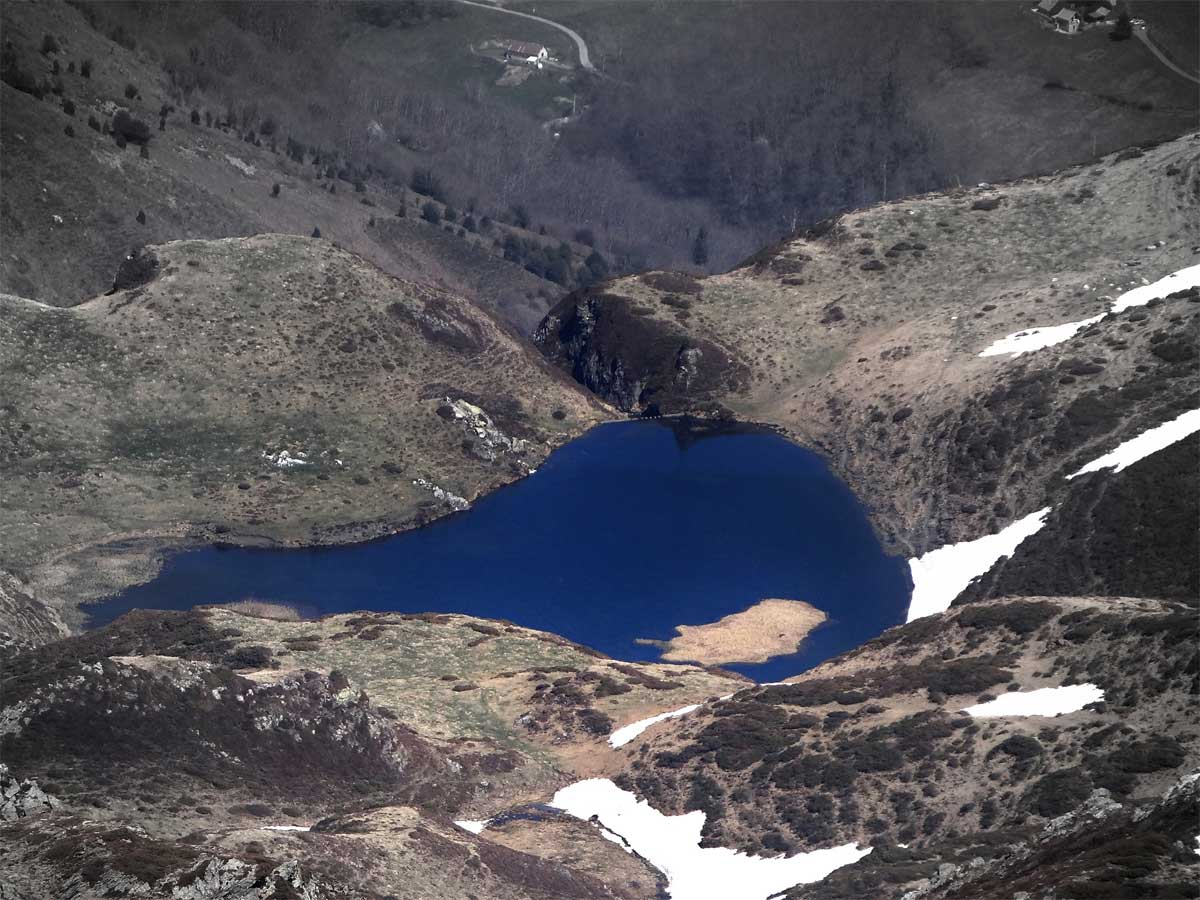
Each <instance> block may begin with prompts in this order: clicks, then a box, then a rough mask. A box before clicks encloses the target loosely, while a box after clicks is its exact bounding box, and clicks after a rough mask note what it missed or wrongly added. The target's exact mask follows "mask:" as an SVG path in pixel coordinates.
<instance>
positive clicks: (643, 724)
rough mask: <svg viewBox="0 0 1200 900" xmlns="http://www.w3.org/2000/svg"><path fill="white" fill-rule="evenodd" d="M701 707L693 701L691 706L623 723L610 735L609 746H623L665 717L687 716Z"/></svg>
mask: <svg viewBox="0 0 1200 900" xmlns="http://www.w3.org/2000/svg"><path fill="white" fill-rule="evenodd" d="M699 708H700V704H699V703H693V704H692V705H691V706H685V707H683V708H681V709H673V710H671V711H670V712H665V713H659V714H658V715H657V716H651V717H650V718H648V719H639V720H638V721H637V722H631V723H630V724H628V725H623V726H622V727H620V728H618V729H617V730H616V731H614V732H613V733H612V734H610V735H609V736H608V746H610V747H623V746H625V745H626V744H628V743H629V742H630V741H632V740H633V739H634V738H635V737H637V736H638V735H639V734H641V733H642V732H643V731H645V730H646V729H647V728H649V727H650V726H651V725H653V724H655V723H656V722H662V721H664V720H665V719H677V718H679V717H680V716H686V715H687V714H688V713H690V712H695V711H696V710H698V709H699Z"/></svg>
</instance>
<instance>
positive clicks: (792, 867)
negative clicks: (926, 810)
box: [550, 778, 871, 900]
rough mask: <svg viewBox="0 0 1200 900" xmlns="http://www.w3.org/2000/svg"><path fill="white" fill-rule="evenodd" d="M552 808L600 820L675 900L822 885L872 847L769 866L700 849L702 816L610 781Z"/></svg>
mask: <svg viewBox="0 0 1200 900" xmlns="http://www.w3.org/2000/svg"><path fill="white" fill-rule="evenodd" d="M550 802H551V805H553V806H556V807H558V808H559V809H561V810H563V811H564V812H566V813H567V814H569V815H572V816H575V817H576V818H578V819H584V820H589V819H591V818H592V817H593V816H594V817H595V818H596V819H598V820H599V822H600V824H601V826H602V832H601V833H604V831H609V832H612V834H613V835H614V836H617V837H619V838H620V839H621V840H622V843H627V844H628V845H629V846H630V847H631V848H632V849H633V851H634V852H636V853H637V854H639V855H640V856H642V857H644V858H645V859H646V860H647V861H648V862H649V863H650V864H651V865H652V866H654V867H655V868H656V869H658V870H659V871H660V872H662V873H663V874H664V875H666V876H667V892H668V894H669V895H670V897H671V898H672V900H727V898H729V897H737V898H739V900H767V898H768V897H771V896H773V895H775V894H778V893H780V892H781V891H784V890H786V889H787V888H789V887H791V886H792V885H795V884H810V883H812V882H814V881H820V880H821V879H822V878H825V877H826V876H827V875H829V873H830V872H832V871H834V870H835V869H840V868H841V867H842V866H846V865H850V864H851V863H853V862H857V861H858V860H860V859H862V858H863V857H864V856H866V855H867V854H868V853H870V852H871V848H870V847H867V848H865V849H862V850H860V849H859V848H858V846H857V845H855V844H843V845H842V846H840V847H830V848H828V849H825V850H813V851H812V852H811V853H799V854H797V855H796V856H793V857H790V858H787V859H784V858H778V859H764V858H762V857H757V856H747V855H745V854H744V853H738V852H737V851H735V850H729V849H727V848H724V847H706V848H701V847H700V830H701V829H702V828H703V827H704V813H703V812H701V811H700V810H696V811H694V812H690V813H687V814H686V815H682V816H665V815H663V814H662V813H660V812H659V811H658V810H656V809H654V808H653V807H651V806H650V805H649V804H648V803H646V802H645V801H641V800H638V799H637V797H635V796H634V795H633V794H631V793H629V792H628V791H623V790H621V789H620V788H619V787H617V786H616V785H615V784H613V783H612V782H611V781H609V780H608V779H607V778H592V779H588V780H586V781H578V782H576V783H575V784H572V785H570V786H568V787H565V788H563V789H562V790H560V791H559V792H558V793H557V794H555V795H554V799H553V800H551V801H550ZM605 836H606V837H608V835H607V834H606V835H605ZM609 839H610V840H612V838H609Z"/></svg>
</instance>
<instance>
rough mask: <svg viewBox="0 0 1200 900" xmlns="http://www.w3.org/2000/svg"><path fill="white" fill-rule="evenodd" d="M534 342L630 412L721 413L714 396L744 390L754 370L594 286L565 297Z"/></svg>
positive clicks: (633, 303) (713, 344)
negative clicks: (718, 410) (691, 411)
mask: <svg viewBox="0 0 1200 900" xmlns="http://www.w3.org/2000/svg"><path fill="white" fill-rule="evenodd" d="M675 297H676V295H675V294H669V295H668V299H672V298H675ZM654 302H657V301H654ZM663 302H664V303H666V302H667V300H664V301H663ZM675 302H679V301H678V300H677V299H676V301H675ZM533 341H534V343H535V344H537V345H538V346H539V347H540V348H541V349H542V352H543V353H545V354H546V355H547V357H548V358H549V359H550V360H551V361H553V362H555V363H556V364H558V365H560V366H562V367H563V368H565V369H567V370H568V371H570V372H571V374H572V375H573V376H574V377H575V379H576V380H577V381H579V382H580V383H581V384H583V385H585V386H586V387H587V388H588V389H589V390H591V391H593V392H594V393H596V394H598V395H599V396H601V397H603V398H604V399H605V400H607V401H609V402H610V403H612V404H613V405H614V406H617V407H618V408H619V409H622V410H624V411H626V412H636V413H644V414H648V415H658V414H668V413H676V412H683V411H688V410H702V409H708V410H710V411H711V410H717V409H719V408H720V407H719V405H718V404H717V403H716V399H717V398H718V397H720V396H722V395H724V394H728V393H736V392H739V391H741V390H743V389H744V388H745V386H746V382H747V376H748V372H749V370H748V367H747V366H746V364H745V363H744V362H743V361H742V360H741V359H739V358H738V357H737V356H736V355H735V354H734V353H733V352H732V351H730V350H729V349H727V348H725V347H723V346H720V345H719V344H717V343H716V342H715V341H712V340H710V339H707V338H702V337H698V336H697V335H695V334H691V333H689V332H688V330H687V329H685V328H683V327H681V326H680V325H678V324H675V323H673V322H667V321H664V320H662V319H658V318H655V317H654V316H653V315H652V314H651V313H650V311H649V310H648V309H646V308H645V307H644V306H643V305H642V304H641V303H640V302H639V301H638V300H636V299H634V298H630V297H624V296H620V295H618V294H613V293H607V292H604V291H599V290H593V289H588V290H584V291H580V292H577V293H575V294H571V295H569V296H568V297H566V298H564V299H563V300H562V301H560V302H559V304H558V305H557V306H555V307H554V308H553V309H552V310H551V311H550V312H549V313H548V314H547V316H546V318H545V319H544V320H543V321H542V323H541V324H540V325H539V326H538V328H537V329H536V330H535V331H534V333H533Z"/></svg>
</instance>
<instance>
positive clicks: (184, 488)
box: [0, 235, 605, 601]
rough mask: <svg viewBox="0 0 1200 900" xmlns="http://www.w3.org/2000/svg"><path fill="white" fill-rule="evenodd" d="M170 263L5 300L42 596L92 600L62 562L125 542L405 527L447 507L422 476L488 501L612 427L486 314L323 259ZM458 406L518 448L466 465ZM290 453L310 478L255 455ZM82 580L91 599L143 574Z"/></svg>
mask: <svg viewBox="0 0 1200 900" xmlns="http://www.w3.org/2000/svg"><path fill="white" fill-rule="evenodd" d="M157 254H158V259H159V267H158V270H157V277H156V278H155V279H154V280H152V281H150V282H149V283H148V284H146V285H143V286H141V287H136V288H133V289H131V290H129V291H121V292H118V293H115V294H113V295H111V296H103V297H99V298H96V299H94V300H92V301H89V302H88V303H85V304H82V305H80V306H78V307H74V308H72V309H65V310H59V309H53V308H48V307H41V306H38V305H36V304H32V303H30V302H28V301H24V300H18V299H14V298H3V299H2V300H0V302H2V303H3V306H4V315H3V317H0V345H2V346H3V348H4V350H3V353H2V354H0V357H2V358H3V359H4V360H5V365H4V368H3V369H2V370H0V379H2V380H3V383H4V387H3V390H2V391H0V393H3V395H4V397H5V402H6V405H5V412H6V415H5V416H4V418H3V420H2V421H3V432H4V435H5V438H6V451H5V454H4V457H3V467H4V472H5V477H4V495H5V502H4V503H3V504H2V505H3V508H4V513H3V522H2V524H0V532H2V533H3V534H4V539H3V541H2V542H0V543H2V545H3V547H4V553H3V562H2V563H0V565H2V566H3V567H7V568H13V569H16V570H19V572H20V574H22V575H23V576H24V577H26V578H28V577H30V576H31V575H32V573H34V572H35V571H37V572H39V573H40V580H39V582H38V586H37V587H36V588H35V590H34V593H35V595H39V596H40V594H39V591H42V590H45V591H47V592H48V593H49V594H51V595H53V596H55V597H58V598H60V599H64V600H66V599H68V598H70V599H71V600H72V601H77V600H79V599H83V598H85V597H86V596H89V595H93V591H89V589H88V586H87V584H86V583H85V582H80V581H78V580H76V579H75V578H73V577H69V576H68V575H66V574H65V572H73V571H74V569H73V567H71V566H69V565H68V567H67V569H66V570H64V569H62V568H61V567H55V565H54V560H55V559H56V558H57V556H58V555H60V554H61V553H63V552H65V551H67V550H69V549H71V548H78V547H79V546H80V545H86V546H88V547H95V545H97V544H102V543H104V542H106V541H109V540H111V539H113V538H114V537H116V536H118V535H120V536H123V537H125V538H129V537H135V536H137V535H147V534H170V535H172V536H174V537H181V536H184V535H188V534H192V535H195V536H197V537H200V538H202V539H211V538H213V537H214V536H215V535H216V534H228V535H230V536H233V537H240V538H242V539H246V540H266V541H270V542H281V543H288V544H299V543H306V544H311V543H337V542H346V541H352V540H362V539H366V538H369V537H373V536H378V535H381V534H386V533H388V532H390V531H393V530H396V529H401V528H406V527H412V526H413V525H415V524H419V523H421V522H424V521H428V520H429V519H430V518H432V517H435V516H438V515H443V514H445V513H447V512H449V510H450V507H449V506H448V505H447V504H446V503H444V502H441V501H438V500H436V499H435V498H434V497H433V496H432V494H431V493H430V492H429V491H428V490H426V489H422V488H421V487H418V486H416V485H414V483H413V482H414V479H419V478H424V479H429V480H430V481H432V482H434V483H436V484H438V485H440V486H442V487H443V488H445V489H446V490H448V491H450V492H452V493H454V494H457V495H460V496H464V497H467V498H474V497H476V496H478V495H479V494H481V493H485V492H487V491H489V490H492V489H494V488H496V487H498V486H500V485H502V484H505V483H507V482H509V481H512V480H513V479H514V478H517V477H520V476H521V475H522V474H524V473H525V472H526V471H528V469H529V468H532V467H536V465H537V464H538V462H539V461H540V460H541V459H542V458H543V457H544V456H545V455H546V454H547V453H548V452H549V450H550V448H551V447H552V446H555V445H558V444H560V443H562V442H564V441H566V440H568V439H569V438H571V437H574V436H576V435H578V434H579V433H581V431H583V430H584V429H586V428H587V427H589V426H590V425H591V424H594V423H595V422H597V421H599V420H601V419H602V418H604V416H605V413H604V412H603V410H602V409H601V408H600V407H599V406H598V405H597V404H596V403H595V402H594V401H592V400H591V399H590V398H588V397H586V396H585V395H583V394H582V393H581V392H580V391H579V390H578V389H577V388H576V387H575V386H574V385H572V384H571V383H570V382H569V381H568V380H566V379H564V378H563V377H562V376H561V375H560V374H559V373H557V372H554V371H552V370H551V369H550V368H549V367H547V366H546V365H545V364H543V363H542V362H541V361H540V360H539V359H538V357H537V354H536V353H535V352H534V351H532V350H531V349H529V348H528V347H527V345H526V344H525V343H524V342H523V341H522V340H521V339H520V338H519V337H518V336H517V335H516V334H515V333H513V332H511V331H510V330H508V329H506V328H505V327H504V326H502V325H500V324H499V323H497V322H496V321H495V320H494V319H492V318H490V317H489V316H488V315H487V314H486V313H484V312H483V311H481V310H480V309H479V308H478V307H476V306H474V305H473V304H471V303H469V302H467V301H465V300H462V299H460V298H456V297H454V296H452V295H447V294H444V293H442V292H439V291H437V290H435V289H432V288H428V287H424V286H418V285H414V284H411V283H408V282H401V281H398V280H396V279H393V278H392V277H390V276H388V275H385V274H384V273H382V272H380V271H378V270H377V269H375V268H374V267H372V266H370V264H368V263H366V262H365V261H363V260H361V259H359V258H357V257H355V256H353V255H351V254H349V253H347V252H346V251H344V250H340V249H337V248H335V247H333V246H332V245H331V244H330V243H329V242H327V241H323V240H312V239H310V238H303V237H290V236H280V235H275V236H271V235H267V236H258V237H254V238H244V239H228V240H225V241H215V242H205V241H190V242H177V243H172V244H167V245H163V246H162V247H159V248H157ZM456 392H465V395H466V396H469V397H472V398H473V399H474V401H475V402H476V403H478V404H479V405H480V406H482V407H483V408H484V409H486V410H488V412H489V413H490V415H491V416H492V417H493V419H494V421H495V423H496V425H497V427H498V428H499V429H500V430H501V431H503V432H504V433H506V434H508V435H510V436H512V437H518V438H521V439H522V440H525V441H527V443H526V444H525V445H524V447H523V449H521V450H520V451H512V452H510V451H505V450H500V451H499V452H498V455H497V458H496V459H495V460H494V461H493V462H487V461H485V460H483V459H482V458H480V457H478V456H475V455H471V454H470V453H468V452H467V451H466V450H464V448H463V442H464V440H465V439H466V437H468V435H467V434H466V433H465V432H464V431H463V427H462V426H461V425H460V424H458V423H453V422H446V421H444V420H443V419H442V418H440V417H439V416H438V415H437V412H436V410H437V407H438V405H439V403H440V402H441V398H443V397H445V396H448V395H453V396H462V395H463V394H461V393H456ZM380 398H387V400H386V403H381V400H380ZM555 411H559V412H560V414H562V415H563V416H564V418H562V419H561V420H560V419H555V418H552V417H551V413H553V412H555ZM281 449H287V450H288V451H289V452H291V453H295V452H297V451H301V450H303V451H305V452H307V453H309V455H310V464H309V465H307V466H301V467H297V468H291V469H279V468H276V467H275V466H273V465H272V464H271V463H270V462H269V461H268V460H266V459H264V458H263V454H264V452H271V453H274V452H277V451H279V450H281ZM335 460H337V461H340V462H337V461H335ZM35 521H36V522H37V525H36V526H34V525H31V523H32V522H35ZM121 552H123V551H121ZM117 555H118V556H120V555H121V553H120V552H118V554H117ZM81 564H82V563H81ZM118 565H119V564H118ZM47 566H49V568H47ZM88 571H89V572H90V578H91V580H92V582H93V585H92V586H93V589H94V591H103V590H106V589H111V588H112V587H115V586H116V584H114V583H113V582H115V583H120V582H121V581H123V580H127V579H128V578H129V577H130V576H129V573H127V572H125V573H122V572H112V571H110V570H109V568H108V565H107V564H105V565H97V564H95V560H93V561H92V565H90V566H89V567H88ZM110 579H111V580H110Z"/></svg>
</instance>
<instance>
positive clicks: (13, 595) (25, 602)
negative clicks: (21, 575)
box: [0, 570, 67, 657]
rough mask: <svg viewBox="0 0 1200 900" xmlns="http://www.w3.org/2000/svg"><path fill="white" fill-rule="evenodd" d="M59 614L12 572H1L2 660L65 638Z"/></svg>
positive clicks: (0, 638) (0, 644)
mask: <svg viewBox="0 0 1200 900" xmlns="http://www.w3.org/2000/svg"><path fill="white" fill-rule="evenodd" d="M66 634H67V626H66V624H65V623H64V622H63V621H62V619H61V618H60V617H59V615H58V613H57V612H56V611H55V610H53V609H52V608H50V607H48V606H46V605H45V604H44V603H39V602H38V601H37V600H35V599H34V598H33V597H32V596H30V594H29V592H28V591H27V590H26V588H25V586H24V585H23V584H22V583H21V582H20V581H19V580H18V579H17V578H16V577H15V576H14V575H12V574H11V573H9V572H5V571H2V570H0V657H3V656H5V655H6V654H11V653H14V652H16V651H17V650H19V649H21V648H23V647H28V646H33V645H35V644H42V643H45V642H46V641H52V640H57V639H58V638H61V637H65V636H66Z"/></svg>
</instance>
